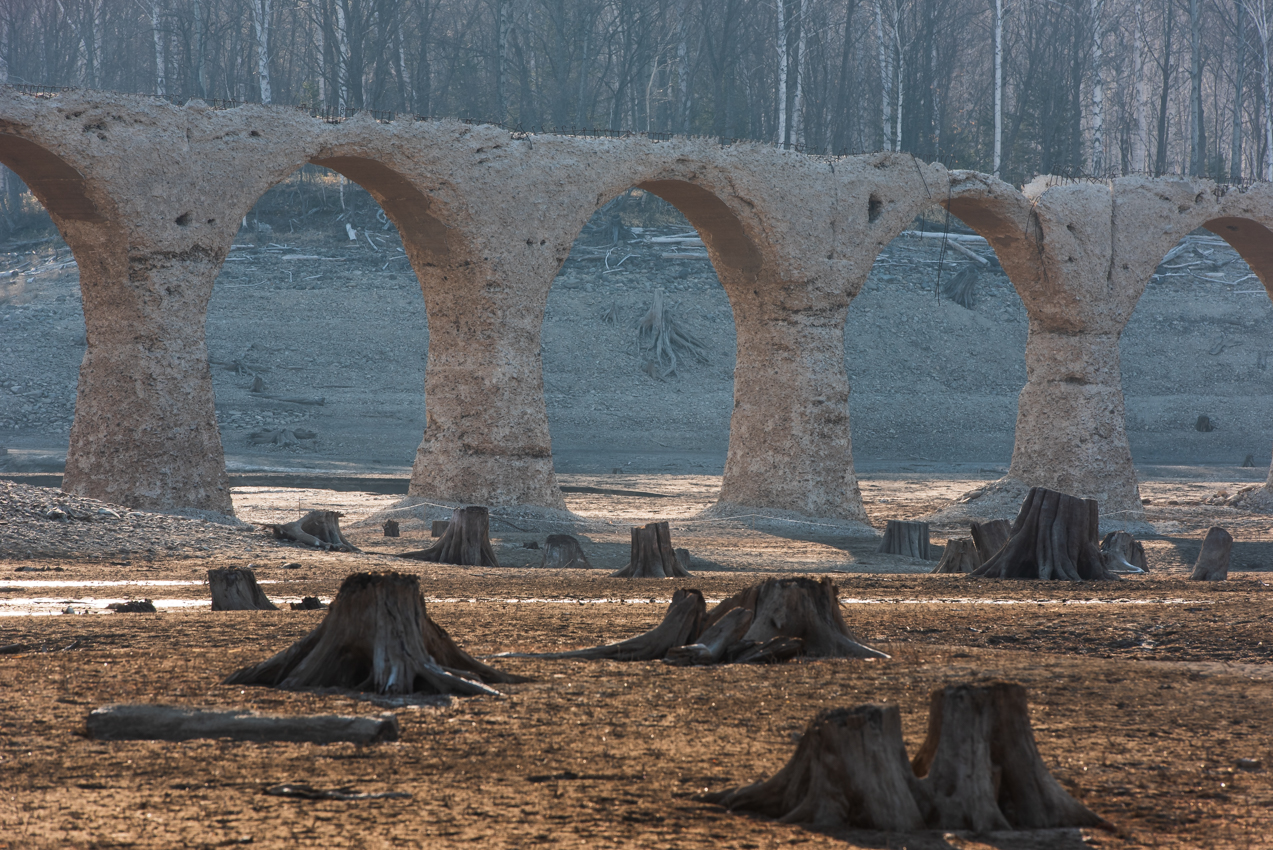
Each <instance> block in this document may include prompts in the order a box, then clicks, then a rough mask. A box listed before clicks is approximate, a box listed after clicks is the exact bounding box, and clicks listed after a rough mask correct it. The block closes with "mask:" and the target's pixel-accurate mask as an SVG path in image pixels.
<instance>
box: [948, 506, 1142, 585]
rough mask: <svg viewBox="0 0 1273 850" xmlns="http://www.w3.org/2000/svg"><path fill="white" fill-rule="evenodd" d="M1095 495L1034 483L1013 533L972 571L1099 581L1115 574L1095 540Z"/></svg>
mask: <svg viewBox="0 0 1273 850" xmlns="http://www.w3.org/2000/svg"><path fill="white" fill-rule="evenodd" d="M1098 526H1099V516H1098V512H1097V506H1096V500H1095V499H1080V498H1078V497H1076V496H1070V495H1067V494H1065V493H1058V492H1057V491H1055V490H1048V489H1046V488H1044V487H1032V488H1030V492H1029V494H1027V495H1026V497H1025V501H1024V502H1023V503H1022V504H1021V512H1020V513H1019V514H1017V519H1016V521H1015V522H1013V523H1012V536H1011V537H1010V538H1009V539H1008V542H1007V543H1005V544H1004V546H1003V548H1002V549H1000V550H999V551H998V552H997V553H996V554H995V555H994V556H993V557H991V558H990V559H989V560H987V561H986V562H985V563H984V564H982V565H981V566H980V567H979V568H978V569H977V570H975V571H974V572H973V573H971V575H973V576H978V577H984V578H1030V579H1064V580H1066V581H1099V580H1103V579H1113V578H1117V576H1116V575H1115V574H1114V573H1111V572H1110V571H1109V570H1107V569H1106V568H1105V560H1104V558H1103V557H1102V556H1101V550H1100V547H1099V546H1098V545H1097V538H1096V534H1097V528H1098Z"/></svg>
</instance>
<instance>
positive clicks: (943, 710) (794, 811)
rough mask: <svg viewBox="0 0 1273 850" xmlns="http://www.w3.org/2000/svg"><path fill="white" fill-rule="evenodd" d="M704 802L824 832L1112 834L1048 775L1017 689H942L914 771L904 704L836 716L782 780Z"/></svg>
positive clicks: (812, 733)
mask: <svg viewBox="0 0 1273 850" xmlns="http://www.w3.org/2000/svg"><path fill="white" fill-rule="evenodd" d="M699 799H701V800H704V801H706V802H712V803H719V804H720V805H723V806H725V807H727V808H729V809H731V810H733V811H748V812H755V813H757V814H760V815H764V816H767V817H771V818H777V819H779V820H781V821H783V822H785V823H802V824H808V825H811V826H818V827H824V828H841V829H843V828H864V829H879V830H888V831H894V832H913V831H918V830H922V829H968V830H975V831H978V832H982V831H989V830H1006V829H1049V828H1063V827H1084V826H1094V827H1099V828H1102V829H1112V826H1111V825H1110V824H1109V823H1108V822H1106V821H1105V820H1103V819H1102V818H1101V817H1099V816H1098V815H1096V814H1095V813H1093V812H1092V811H1090V810H1089V809H1087V808H1086V807H1085V806H1083V805H1082V804H1081V803H1079V802H1078V801H1077V800H1075V799H1074V798H1073V797H1071V796H1070V795H1069V794H1068V793H1067V792H1066V791H1065V789H1064V788H1062V787H1061V785H1060V783H1058V782H1057V781H1056V779H1055V778H1054V777H1053V776H1052V774H1051V773H1049V772H1048V769H1047V767H1046V766H1044V764H1043V760H1042V759H1041V758H1040V757H1039V751H1038V748H1037V747H1036V745H1035V742H1034V732H1033V731H1032V730H1031V728H1030V716H1029V710H1028V707H1027V705H1026V696H1025V689H1024V688H1023V687H1021V686H1020V685H1016V684H1011V683H1007V682H999V683H994V684H991V685H988V686H976V685H952V686H949V687H946V688H941V689H938V690H936V691H934V692H933V694H932V697H931V702H930V710H929V719H928V738H927V739H926V740H925V741H924V744H923V746H922V747H921V748H920V750H919V753H918V754H917V755H916V756H915V760H914V761H913V762H912V763H911V764H907V761H906V745H905V743H904V742H903V739H902V724H901V718H900V714H899V712H898V708H897V706H896V705H862V706H858V707H857V708H852V709H843V708H842V709H832V710H828V711H823V712H821V713H820V714H819V715H818V716H817V717H816V718H814V720H813V722H812V723H810V724H809V726H808V728H807V729H806V730H805V733H804V736H803V737H802V738H801V739H800V743H799V744H798V745H797V747H796V751H795V754H794V755H792V757H791V760H790V761H788V762H787V764H786V766H784V767H783V768H782V770H780V771H779V772H778V773H776V774H775V775H774V776H773V778H772V779H769V780H768V781H765V782H758V783H756V784H754V785H748V786H746V787H743V788H731V789H728V790H726V791H721V792H717V793H714V794H705V795H703V796H702V797H700V798H699Z"/></svg>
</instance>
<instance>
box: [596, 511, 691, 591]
mask: <svg viewBox="0 0 1273 850" xmlns="http://www.w3.org/2000/svg"><path fill="white" fill-rule="evenodd" d="M611 577H612V578H689V571H687V570H686V569H685V568H684V567H683V566H681V562H680V560H679V559H678V558H677V557H676V550H674V549H673V548H672V532H671V531H670V530H669V529H668V524H667V523H666V522H652V523H649V524H648V525H644V526H641V527H639V528H633V529H632V555H631V558H630V559H629V561H628V565H627V566H626V567H624V568H623V569H621V570H616V571H615V572H613V573H611Z"/></svg>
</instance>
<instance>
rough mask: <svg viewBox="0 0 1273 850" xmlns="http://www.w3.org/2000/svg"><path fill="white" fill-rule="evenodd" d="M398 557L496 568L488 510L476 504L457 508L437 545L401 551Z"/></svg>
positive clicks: (496, 562) (497, 564)
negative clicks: (412, 550) (413, 550)
mask: <svg viewBox="0 0 1273 850" xmlns="http://www.w3.org/2000/svg"><path fill="white" fill-rule="evenodd" d="M398 557H399V558H410V559H412V560H413V561H430V562H432V563H435V564H459V565H460V566H462V567H498V566H499V561H498V560H497V559H496V558H495V549H494V548H493V547H492V546H491V514H490V511H488V510H487V509H486V508H483V507H479V506H477V505H470V506H469V507H466V508H456V509H455V510H453V511H451V521H450V522H449V523H447V526H446V531H444V532H443V533H442V536H441V537H440V538H439V539H438V542H437V543H434V544H433V545H432V546H430V547H429V548H428V549H420V550H418V551H415V552H403V553H402V554H400V555H399V556H398Z"/></svg>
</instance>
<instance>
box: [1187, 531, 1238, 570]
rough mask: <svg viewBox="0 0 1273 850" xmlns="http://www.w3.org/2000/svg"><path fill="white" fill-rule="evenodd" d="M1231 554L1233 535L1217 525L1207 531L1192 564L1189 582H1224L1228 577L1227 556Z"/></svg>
mask: <svg viewBox="0 0 1273 850" xmlns="http://www.w3.org/2000/svg"><path fill="white" fill-rule="evenodd" d="M1232 552H1233V535H1231V534H1229V532H1227V531H1225V530H1224V529H1223V528H1221V527H1220V526H1218V525H1213V526H1212V527H1211V528H1210V529H1208V530H1207V536H1206V537H1205V538H1203V540H1202V551H1201V552H1199V553H1198V560H1197V561H1195V562H1194V565H1193V574H1192V575H1190V576H1189V580H1190V581H1224V580H1225V579H1227V578H1228V577H1229V556H1230V555H1231V554H1232Z"/></svg>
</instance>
